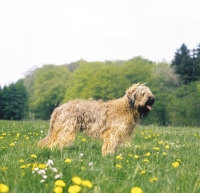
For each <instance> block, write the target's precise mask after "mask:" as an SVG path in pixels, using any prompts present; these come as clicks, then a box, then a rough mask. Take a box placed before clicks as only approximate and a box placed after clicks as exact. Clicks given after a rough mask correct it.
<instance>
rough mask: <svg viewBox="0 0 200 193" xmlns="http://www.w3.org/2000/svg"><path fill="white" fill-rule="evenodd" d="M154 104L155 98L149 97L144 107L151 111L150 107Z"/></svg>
mask: <svg viewBox="0 0 200 193" xmlns="http://www.w3.org/2000/svg"><path fill="white" fill-rule="evenodd" d="M154 102H155V98H154V97H149V98H148V100H147V102H146V107H147V108H148V109H149V110H151V109H152V106H153V104H154Z"/></svg>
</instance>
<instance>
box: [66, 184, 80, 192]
mask: <svg viewBox="0 0 200 193" xmlns="http://www.w3.org/2000/svg"><path fill="white" fill-rule="evenodd" d="M80 191H81V187H80V186H78V185H73V186H70V187H69V188H68V192H69V193H78V192H80Z"/></svg>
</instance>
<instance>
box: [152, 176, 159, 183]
mask: <svg viewBox="0 0 200 193" xmlns="http://www.w3.org/2000/svg"><path fill="white" fill-rule="evenodd" d="M157 180H158V178H157V177H153V178H151V179H150V182H155V181H157Z"/></svg>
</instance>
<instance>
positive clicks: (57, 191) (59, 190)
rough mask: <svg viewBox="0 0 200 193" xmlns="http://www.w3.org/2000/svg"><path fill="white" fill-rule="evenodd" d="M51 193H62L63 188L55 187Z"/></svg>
mask: <svg viewBox="0 0 200 193" xmlns="http://www.w3.org/2000/svg"><path fill="white" fill-rule="evenodd" d="M53 192H55V193H62V192H63V188H62V187H60V186H56V187H55V188H54V190H53Z"/></svg>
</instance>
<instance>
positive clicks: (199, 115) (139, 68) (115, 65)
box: [0, 44, 200, 126]
mask: <svg viewBox="0 0 200 193" xmlns="http://www.w3.org/2000/svg"><path fill="white" fill-rule="evenodd" d="M194 53H195V55H194ZM199 67H200V46H198V47H197V49H196V50H195V51H194V50H193V51H192V54H191V52H190V51H189V50H188V49H187V46H186V45H185V44H183V45H182V46H181V47H180V49H178V50H177V52H176V53H175V55H174V59H173V61H172V63H171V64H169V63H167V62H160V63H155V62H152V61H150V60H147V59H144V58H142V57H135V58H132V59H130V60H127V61H105V62H87V61H84V60H79V61H77V62H74V63H71V64H67V65H60V66H56V65H53V64H49V65H44V66H42V67H41V68H36V69H33V70H31V71H30V72H28V73H27V75H26V76H25V78H24V79H21V80H19V81H17V82H16V83H13V84H11V85H9V86H5V87H3V88H0V119H7V120H21V119H45V120H46V119H49V118H50V115H51V113H52V111H53V110H54V108H56V107H57V106H59V105H60V104H62V103H65V102H67V101H69V100H72V99H75V98H82V99H88V98H93V99H96V100H98V99H103V100H110V99H116V98H119V97H122V96H123V95H124V94H125V91H126V89H127V88H128V87H130V86H131V85H132V84H133V83H137V82H140V83H146V85H147V86H148V87H150V89H151V90H152V92H153V93H154V95H155V96H156V103H155V105H154V107H153V110H152V112H151V113H150V115H149V116H148V117H147V119H145V120H144V122H143V124H158V125H194V126H199V125H200V97H199V96H200V68H199Z"/></svg>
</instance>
